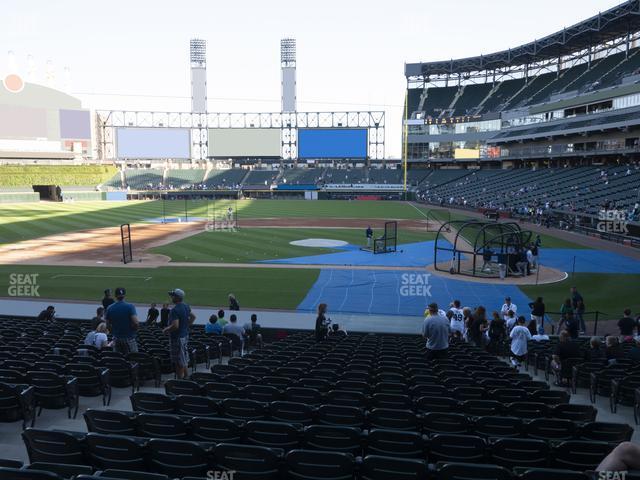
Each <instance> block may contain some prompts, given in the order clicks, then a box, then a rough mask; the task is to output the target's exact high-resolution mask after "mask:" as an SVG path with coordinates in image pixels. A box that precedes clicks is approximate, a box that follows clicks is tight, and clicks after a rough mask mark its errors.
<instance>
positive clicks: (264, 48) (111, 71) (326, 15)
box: [0, 0, 621, 157]
mask: <svg viewBox="0 0 640 480" xmlns="http://www.w3.org/2000/svg"><path fill="white" fill-rule="evenodd" d="M619 3H621V2H620V1H619V0H536V1H530V0H438V1H434V0H395V1H393V0H323V1H308V0H272V1H268V0H182V1H175V0H174V1H168V0H155V1H151V0H127V1H123V0H101V1H96V0H58V1H52V0H3V1H2V7H3V8H2V13H1V14H0V45H1V46H2V47H4V50H5V52H2V51H1V50H0V76H2V77H4V75H5V74H6V73H8V72H9V70H10V69H15V70H17V73H19V74H21V75H22V76H23V77H27V73H28V71H29V70H30V68H29V66H28V62H27V58H28V56H29V55H31V56H32V57H33V64H34V66H35V73H34V74H33V75H32V77H31V79H29V78H28V80H30V81H33V82H35V83H41V84H45V75H46V71H47V67H46V64H47V62H48V61H50V62H51V65H52V69H53V70H54V72H55V79H54V83H53V85H52V86H55V87H56V88H60V89H64V90H66V91H68V92H70V93H72V94H76V95H77V96H78V97H80V98H81V99H82V100H83V106H84V107H85V108H91V109H132V110H133V109H148V110H159V111H162V110H167V111H189V110H190V100H189V95H190V77H189V39H190V38H193V37H201V38H204V39H206V40H207V42H208V45H207V70H208V97H209V108H208V110H209V111H211V112H214V111H220V112H267V111H278V110H279V109H280V39H281V38H283V37H286V36H292V37H294V38H296V39H297V42H298V45H297V50H298V55H297V60H298V64H297V67H298V71H297V76H298V110H299V111H344V110H385V111H386V125H387V129H386V155H387V157H399V155H400V152H401V130H402V128H401V116H402V105H403V101H404V89H405V87H406V82H405V78H404V75H403V71H404V63H405V62H417V61H433V60H442V59H450V58H459V57H467V56H473V55H479V54H487V53H491V52H494V51H498V50H503V49H507V48H510V47H515V46H517V45H520V44H522V43H526V42H529V41H532V40H533V39H535V38H541V37H543V36H546V35H548V34H550V33H554V32H555V31H557V30H560V29H562V28H563V27H566V26H570V25H573V24H575V23H577V22H579V21H581V20H584V19H585V18H588V17H590V16H593V15H595V14H597V13H598V11H604V10H607V9H609V8H611V7H612V6H614V5H617V4H619ZM8 51H13V52H14V56H13V58H14V60H15V61H14V62H9V60H8V56H6V52H8ZM2 55H5V58H7V60H3V58H2ZM10 63H14V64H15V68H10V66H9V65H10ZM65 67H68V69H69V73H68V74H65V73H64V69H65ZM107 94H108V95H107ZM143 95H146V96H143ZM150 96H161V97H163V98H157V97H150Z"/></svg>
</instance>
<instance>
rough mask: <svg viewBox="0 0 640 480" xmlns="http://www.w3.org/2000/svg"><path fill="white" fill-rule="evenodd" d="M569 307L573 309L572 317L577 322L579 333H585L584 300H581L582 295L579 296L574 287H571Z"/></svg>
mask: <svg viewBox="0 0 640 480" xmlns="http://www.w3.org/2000/svg"><path fill="white" fill-rule="evenodd" d="M571 306H572V307H573V315H574V317H575V318H576V321H577V322H578V326H579V328H580V333H585V332H586V331H587V326H586V325H585V323H584V312H585V305H584V298H582V295H580V292H578V289H577V288H576V287H571Z"/></svg>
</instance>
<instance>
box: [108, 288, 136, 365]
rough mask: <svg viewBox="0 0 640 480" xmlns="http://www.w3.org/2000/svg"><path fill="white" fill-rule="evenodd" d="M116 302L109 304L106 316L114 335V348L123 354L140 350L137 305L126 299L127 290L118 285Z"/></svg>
mask: <svg viewBox="0 0 640 480" xmlns="http://www.w3.org/2000/svg"><path fill="white" fill-rule="evenodd" d="M115 294H116V302H115V303H112V304H111V305H109V308H107V312H106V313H105V318H106V320H107V327H108V329H109V331H110V332H111V335H112V336H113V349H114V350H115V351H116V352H120V353H122V354H123V355H127V354H128V353H135V352H137V351H138V343H137V341H136V330H138V313H137V312H136V307H135V305H133V304H131V303H127V302H125V301H124V297H125V296H126V294H127V292H126V290H125V289H124V288H122V287H118V288H116V291H115Z"/></svg>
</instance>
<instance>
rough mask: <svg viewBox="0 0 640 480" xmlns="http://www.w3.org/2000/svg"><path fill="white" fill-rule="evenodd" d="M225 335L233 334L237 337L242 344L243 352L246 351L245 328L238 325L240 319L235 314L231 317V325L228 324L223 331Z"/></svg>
mask: <svg viewBox="0 0 640 480" xmlns="http://www.w3.org/2000/svg"><path fill="white" fill-rule="evenodd" d="M222 333H223V334H225V335H226V334H231V335H235V336H237V337H238V338H239V339H240V344H241V345H242V348H241V352H242V351H244V339H245V336H246V334H247V332H245V330H244V328H243V327H242V326H240V325H238V317H237V316H236V315H235V314H232V315H231V316H230V317H229V323H227V324H226V325H225V326H224V328H223V329H222Z"/></svg>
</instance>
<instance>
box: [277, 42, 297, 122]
mask: <svg viewBox="0 0 640 480" xmlns="http://www.w3.org/2000/svg"><path fill="white" fill-rule="evenodd" d="M280 67H281V69H282V79H281V86H282V111H283V112H295V111H296V39H295V38H283V39H282V40H280Z"/></svg>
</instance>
